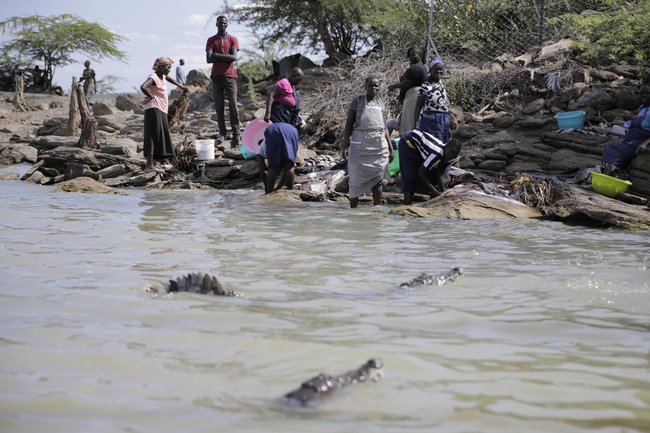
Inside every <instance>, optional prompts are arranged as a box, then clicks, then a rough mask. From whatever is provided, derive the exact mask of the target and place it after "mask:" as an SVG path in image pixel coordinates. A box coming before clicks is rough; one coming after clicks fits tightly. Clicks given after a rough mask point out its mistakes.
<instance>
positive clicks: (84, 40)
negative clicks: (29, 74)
mask: <svg viewBox="0 0 650 433" xmlns="http://www.w3.org/2000/svg"><path fill="white" fill-rule="evenodd" d="M0 31H2V32H3V33H11V34H13V36H14V38H13V39H12V40H11V41H9V42H8V43H6V44H5V45H4V46H3V50H4V51H5V53H10V56H12V57H15V58H24V57H26V58H30V59H32V60H36V61H42V62H43V65H44V68H43V70H44V71H47V73H48V75H49V82H48V87H49V85H51V83H52V78H53V77H54V72H55V69H56V67H57V66H65V65H68V64H70V63H72V62H74V61H75V60H74V59H73V58H72V55H73V54H74V53H84V54H86V55H87V56H89V57H91V58H99V59H101V58H104V57H109V58H114V59H117V60H124V59H125V58H126V54H125V53H124V52H122V51H120V50H119V49H118V48H117V43H118V42H120V41H122V40H123V39H124V38H123V37H122V36H119V35H117V34H115V33H113V32H111V31H110V30H108V29H107V28H105V27H104V26H102V25H100V24H97V23H91V22H88V21H85V20H82V19H80V18H77V17H76V16H74V15H70V14H63V15H58V16H51V17H44V16H40V15H34V16H29V17H11V18H9V19H6V20H4V21H0Z"/></svg>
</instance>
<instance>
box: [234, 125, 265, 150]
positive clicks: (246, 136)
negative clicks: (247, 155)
mask: <svg viewBox="0 0 650 433" xmlns="http://www.w3.org/2000/svg"><path fill="white" fill-rule="evenodd" d="M270 124H271V123H270V122H269V123H266V122H265V121H264V119H255V120H253V121H252V122H251V123H249V124H248V125H246V128H244V133H243V134H242V136H241V140H242V143H244V147H246V149H248V150H250V151H251V152H253V153H257V149H258V148H259V147H260V145H259V142H260V140H263V139H264V130H265V129H266V127H267V126H269V125H270Z"/></svg>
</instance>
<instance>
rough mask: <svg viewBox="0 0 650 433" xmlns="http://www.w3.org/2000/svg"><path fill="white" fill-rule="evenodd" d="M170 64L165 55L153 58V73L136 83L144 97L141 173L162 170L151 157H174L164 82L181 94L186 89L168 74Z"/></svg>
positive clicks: (158, 158) (170, 61)
mask: <svg viewBox="0 0 650 433" xmlns="http://www.w3.org/2000/svg"><path fill="white" fill-rule="evenodd" d="M172 63H174V61H173V60H172V59H171V58H169V57H159V58H157V59H156V61H155V62H154V64H153V67H152V68H151V69H153V70H154V72H153V73H152V74H151V75H149V76H148V77H147V79H146V80H145V82H144V83H142V85H141V86H140V90H142V93H144V96H145V100H144V150H143V151H144V156H145V158H146V164H145V167H144V171H145V172H150V171H164V170H162V169H161V168H157V167H154V159H156V160H162V159H165V158H172V157H174V146H173V145H172V139H171V134H170V132H169V123H168V120H167V111H168V107H169V100H168V98H167V84H166V81H169V82H170V83H172V84H174V85H175V86H177V87H179V88H181V89H182V90H183V92H185V93H187V92H188V90H189V89H188V88H187V87H186V86H183V85H182V84H179V83H178V82H176V80H174V79H173V78H171V77H170V76H169V75H168V74H169V72H170V71H171V69H172Z"/></svg>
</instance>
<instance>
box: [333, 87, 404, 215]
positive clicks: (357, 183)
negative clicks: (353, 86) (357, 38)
mask: <svg viewBox="0 0 650 433" xmlns="http://www.w3.org/2000/svg"><path fill="white" fill-rule="evenodd" d="M365 87H366V94H365V95H360V96H357V97H355V98H354V99H353V100H352V102H350V106H349V108H348V114H347V119H346V121H345V130H344V131H343V141H342V142H341V153H342V155H343V158H345V157H346V153H347V156H348V175H349V185H350V191H349V197H350V207H351V208H355V207H357V205H358V204H359V196H360V195H362V194H365V193H367V192H368V191H372V202H373V204H374V205H375V206H377V205H380V204H381V203H382V199H383V197H382V194H383V191H382V189H383V188H382V183H383V180H384V173H385V172H386V169H387V166H388V163H389V162H390V161H392V160H393V148H392V146H390V145H389V142H390V137H389V136H388V129H387V128H386V118H385V116H384V103H383V102H382V101H381V100H380V99H379V79H378V78H377V77H374V76H372V75H371V76H369V77H367V78H366V81H365Z"/></svg>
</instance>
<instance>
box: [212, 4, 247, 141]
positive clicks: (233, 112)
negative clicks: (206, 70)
mask: <svg viewBox="0 0 650 433" xmlns="http://www.w3.org/2000/svg"><path fill="white" fill-rule="evenodd" d="M227 28H228V18H226V17H225V16H223V15H221V16H219V17H218V18H217V29H218V32H217V34H216V35H214V36H211V37H210V38H208V41H207V43H206V45H205V58H206V61H207V62H208V63H212V73H211V74H210V78H212V91H213V97H214V108H215V110H216V111H217V122H218V123H219V142H222V141H224V140H226V139H227V137H226V119H225V118H224V106H225V100H224V97H225V98H228V112H229V115H230V125H231V127H232V140H231V142H230V146H231V147H233V148H236V147H238V146H239V113H238V112H237V70H236V69H235V61H236V60H237V51H239V42H238V41H237V38H236V37H234V36H232V35H230V34H228V33H227V32H226V29H227Z"/></svg>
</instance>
